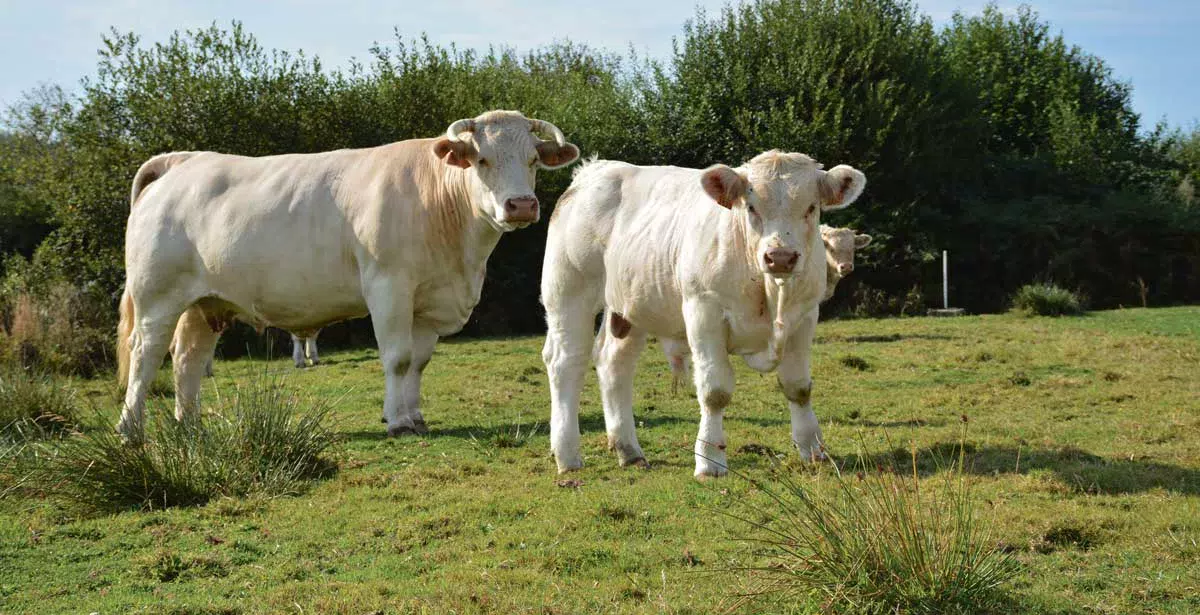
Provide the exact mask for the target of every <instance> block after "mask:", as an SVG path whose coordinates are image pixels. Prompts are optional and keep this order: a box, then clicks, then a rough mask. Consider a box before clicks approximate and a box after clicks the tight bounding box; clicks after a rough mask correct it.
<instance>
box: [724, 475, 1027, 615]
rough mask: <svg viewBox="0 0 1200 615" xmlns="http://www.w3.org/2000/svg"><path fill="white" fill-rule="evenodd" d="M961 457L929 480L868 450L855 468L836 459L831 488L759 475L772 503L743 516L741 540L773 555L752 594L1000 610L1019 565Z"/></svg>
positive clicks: (876, 606) (865, 608) (858, 608)
mask: <svg viewBox="0 0 1200 615" xmlns="http://www.w3.org/2000/svg"><path fill="white" fill-rule="evenodd" d="M913 462H914V464H915V463H916V459H914V460H913ZM962 464H963V461H962V457H961V455H960V457H959V461H958V462H957V463H956V464H952V465H951V466H950V467H949V468H948V469H947V470H946V471H945V472H943V473H942V475H941V476H940V477H939V478H935V479H934V480H933V481H927V482H926V483H925V484H920V483H918V481H917V478H916V476H915V475H913V474H909V473H908V472H905V471H897V470H896V468H895V467H883V466H878V465H874V464H871V463H868V462H867V461H866V458H860V459H859V461H858V466H859V469H858V471H857V472H856V473H855V474H854V475H846V474H843V473H842V472H841V471H840V470H839V469H838V466H837V464H836V463H833V464H831V465H832V467H833V469H834V478H833V484H832V485H831V486H830V488H829V489H827V490H816V489H809V488H806V487H802V486H800V485H798V484H796V483H795V482H793V481H792V480H791V479H790V478H788V477H787V475H785V474H782V473H781V475H780V478H779V481H780V484H779V485H778V486H775V487H772V486H767V485H765V484H763V483H761V482H758V481H753V482H754V484H755V486H756V487H758V488H759V489H760V490H761V491H763V492H765V493H766V494H767V495H769V496H770V498H771V499H772V501H773V506H772V507H771V508H769V509H756V510H753V511H751V512H750V513H749V514H748V515H746V516H740V515H734V516H735V518H737V519H739V520H741V521H742V522H744V523H746V524H748V526H749V527H750V529H751V535H750V536H747V537H742V538H741V539H742V540H746V541H748V542H750V543H751V544H754V545H755V546H756V547H758V548H759V551H758V553H759V554H760V555H762V556H763V557H765V558H766V562H765V563H764V564H763V565H757V566H754V567H753V568H752V569H751V570H753V571H754V572H755V574H756V577H755V578H756V581H755V583H756V584H757V585H758V586H757V587H755V588H754V590H752V592H750V594H749V595H754V596H760V597H764V598H768V599H777V600H791V599H795V598H798V597H810V598H816V599H818V600H820V601H821V603H822V604H823V605H824V607H823V610H822V612H833V613H867V614H876V613H878V614H883V613H927V614H935V613H936V614H938V615H942V614H950V613H981V612H989V611H990V610H992V609H995V608H996V607H998V606H999V605H1000V604H1002V603H1001V600H1002V599H1003V596H1002V595H1001V593H1000V588H1001V586H1002V585H1003V584H1005V583H1006V582H1008V581H1010V580H1011V579H1012V578H1013V577H1014V576H1015V574H1016V572H1017V565H1016V563H1015V561H1014V560H1012V559H1011V558H1010V557H1009V556H1008V555H1007V554H1005V553H1003V552H1001V551H999V550H997V548H996V546H995V544H994V542H993V541H992V540H991V539H990V538H991V537H990V534H989V532H988V530H987V529H986V528H987V525H986V524H981V523H980V522H979V520H978V519H977V518H976V513H975V508H974V504H973V502H972V499H971V487H970V484H969V483H968V480H967V477H966V474H965V473H964V472H963V468H962ZM930 483H932V485H931V484H930ZM931 487H932V488H931ZM762 519H765V520H762Z"/></svg>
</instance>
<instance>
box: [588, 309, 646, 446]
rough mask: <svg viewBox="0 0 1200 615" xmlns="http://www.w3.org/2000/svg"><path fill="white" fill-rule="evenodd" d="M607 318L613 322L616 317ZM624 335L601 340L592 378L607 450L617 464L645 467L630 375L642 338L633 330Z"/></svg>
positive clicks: (644, 335)
mask: <svg viewBox="0 0 1200 615" xmlns="http://www.w3.org/2000/svg"><path fill="white" fill-rule="evenodd" d="M610 318H616V315H615V314H614V315H611V316H610ZM626 322H628V321H626ZM625 333H626V334H625V336H623V337H622V338H617V337H616V336H615V335H607V336H602V337H601V341H600V342H599V344H598V347H597V349H596V375H597V376H598V377H599V379H600V397H601V400H602V401H603V405H604V425H605V428H606V430H607V431H608V448H609V449H610V450H614V451H616V453H617V461H618V462H619V463H620V464H621V465H622V466H628V465H634V464H636V465H639V466H646V457H645V455H644V454H643V453H642V447H641V446H640V445H639V444H638V439H637V432H636V429H635V424H634V417H633V375H634V371H635V370H636V368H637V360H638V355H639V354H641V352H642V349H643V348H645V346H646V334H645V333H644V332H642V331H639V330H638V329H636V328H633V327H629V328H627V329H626V330H625Z"/></svg>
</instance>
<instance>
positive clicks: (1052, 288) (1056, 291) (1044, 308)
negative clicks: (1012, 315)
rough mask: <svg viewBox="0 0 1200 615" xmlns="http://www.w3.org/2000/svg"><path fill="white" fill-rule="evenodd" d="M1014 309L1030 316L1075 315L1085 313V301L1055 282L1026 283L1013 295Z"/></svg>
mask: <svg viewBox="0 0 1200 615" xmlns="http://www.w3.org/2000/svg"><path fill="white" fill-rule="evenodd" d="M1012 309H1013V310H1015V311H1017V312H1022V313H1024V314H1027V315H1030V316H1074V315H1077V314H1082V313H1083V302H1082V301H1080V300H1079V297H1078V296H1076V295H1075V293H1073V292H1071V291H1069V290H1067V289H1065V288H1062V287H1059V286H1056V285H1054V284H1049V283H1047V284H1026V285H1025V286H1022V287H1021V288H1020V290H1018V291H1017V294H1015V295H1013V300H1012Z"/></svg>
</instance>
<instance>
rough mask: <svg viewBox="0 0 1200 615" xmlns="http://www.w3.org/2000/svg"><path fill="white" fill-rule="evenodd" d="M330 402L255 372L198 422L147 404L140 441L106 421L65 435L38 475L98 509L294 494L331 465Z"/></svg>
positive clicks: (53, 488) (60, 494)
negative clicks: (295, 391) (290, 389)
mask: <svg viewBox="0 0 1200 615" xmlns="http://www.w3.org/2000/svg"><path fill="white" fill-rule="evenodd" d="M329 409H330V407H329V405H328V404H327V403H325V402H323V401H316V400H314V399H312V398H302V397H300V396H298V395H295V394H291V393H287V392H285V390H284V388H283V387H282V383H281V382H280V381H279V379H270V380H267V379H255V380H254V381H252V382H250V383H249V384H247V385H245V386H241V387H239V388H237V389H236V390H235V391H234V394H233V396H232V397H231V398H229V399H228V400H221V401H220V402H219V403H218V408H217V409H216V410H213V411H210V412H208V413H207V415H206V416H205V417H204V419H203V420H202V421H186V420H185V421H182V422H181V421H176V420H175V419H174V418H173V417H172V415H171V413H170V411H168V410H167V409H165V408H162V409H155V408H151V409H149V410H148V412H149V414H150V416H149V417H148V420H147V423H148V430H147V438H146V441H145V442H144V443H143V444H141V445H130V444H126V443H124V442H123V441H122V440H121V438H120V436H118V435H117V434H116V433H115V432H114V431H113V430H112V429H111V428H108V427H104V428H100V429H97V430H92V431H90V432H88V433H86V434H84V435H80V436H77V437H74V438H70V439H68V440H66V441H64V442H63V443H62V444H61V445H60V446H59V447H57V450H56V451H55V453H54V454H53V455H52V456H51V457H50V458H49V459H47V460H46V461H45V462H44V464H43V465H42V469H41V470H40V476H39V479H40V480H39V483H41V484H42V485H45V488H46V489H47V490H48V491H49V492H50V494H51V495H52V496H56V497H57V498H59V499H61V500H62V501H64V503H67V504H76V505H81V506H83V507H85V508H89V509H93V510H99V511H108V510H122V509H129V508H141V509H155V508H165V507H171V506H190V505H199V504H204V503H206V502H208V501H209V500H212V499H214V498H217V497H223V496H231V497H240V496H246V495H261V496H266V497H272V496H280V495H290V494H295V493H298V492H299V491H301V490H302V489H303V488H304V486H305V484H306V483H307V482H308V481H309V480H311V479H315V478H322V477H326V476H328V475H330V474H331V473H332V472H333V471H334V469H335V467H336V466H335V464H334V463H333V462H332V461H331V460H329V459H328V458H327V457H326V456H325V454H326V452H327V451H328V449H329V447H330V446H331V445H332V444H333V443H334V441H335V434H334V432H333V431H332V430H331V429H330V427H329V426H328V424H327V418H328V415H329ZM156 410H157V411H156Z"/></svg>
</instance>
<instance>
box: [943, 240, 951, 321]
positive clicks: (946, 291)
mask: <svg viewBox="0 0 1200 615" xmlns="http://www.w3.org/2000/svg"><path fill="white" fill-rule="evenodd" d="M949 262H950V256H949V252H947V251H945V250H942V308H943V309H947V310H948V309H950V266H949Z"/></svg>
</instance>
